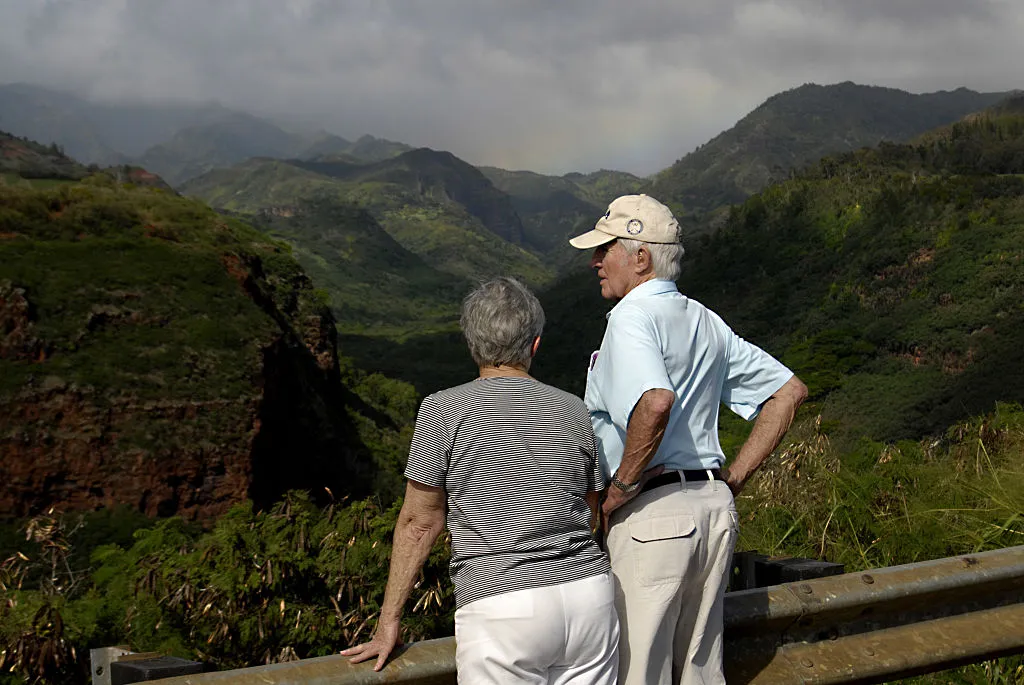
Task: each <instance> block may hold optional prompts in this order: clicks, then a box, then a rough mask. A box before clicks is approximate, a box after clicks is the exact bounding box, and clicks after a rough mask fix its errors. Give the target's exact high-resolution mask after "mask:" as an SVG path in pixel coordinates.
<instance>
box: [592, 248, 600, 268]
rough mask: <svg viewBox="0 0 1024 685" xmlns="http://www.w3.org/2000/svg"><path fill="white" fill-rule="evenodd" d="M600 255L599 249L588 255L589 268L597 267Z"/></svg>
mask: <svg viewBox="0 0 1024 685" xmlns="http://www.w3.org/2000/svg"><path fill="white" fill-rule="evenodd" d="M601 257H602V255H601V251H600V250H594V254H592V255H591V256H590V268H591V269H596V268H597V267H599V266H601Z"/></svg>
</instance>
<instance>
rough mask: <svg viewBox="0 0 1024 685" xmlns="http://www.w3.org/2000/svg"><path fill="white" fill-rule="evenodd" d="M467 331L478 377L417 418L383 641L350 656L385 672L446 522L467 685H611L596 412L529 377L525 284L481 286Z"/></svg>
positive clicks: (532, 328)
mask: <svg viewBox="0 0 1024 685" xmlns="http://www.w3.org/2000/svg"><path fill="white" fill-rule="evenodd" d="M460 323H461V326H462V331H463V334H464V335H465V338H466V342H467V343H468V344H469V351H470V353H471V354H472V355H473V359H474V361H475V362H476V363H477V366H479V368H480V375H479V377H477V378H475V379H474V380H472V381H471V382H469V383H465V384H463V385H459V386H456V387H454V388H449V389H447V390H442V391H441V392H438V393H435V394H433V395H430V396H429V397H427V398H426V399H425V400H423V404H422V405H420V410H419V414H418V415H417V417H416V427H415V430H414V433H413V438H412V444H411V445H410V448H409V462H408V465H407V467H406V470H405V475H406V478H407V479H408V485H407V489H406V495H405V503H404V505H403V506H402V511H401V514H399V518H398V524H397V527H396V528H395V541H394V548H393V550H392V553H391V571H390V575H389V577H388V584H387V589H386V591H385V594H384V604H383V606H382V607H381V613H380V619H379V622H378V624H377V632H376V634H375V635H374V637H373V640H372V641H370V642H368V643H366V644H363V645H359V646H357V647H353V648H351V649H347V650H345V651H343V652H342V654H345V655H348V656H351V657H352V659H351V660H352V661H365V660H367V659H371V658H373V657H377V663H376V667H375V670H380V669H381V668H382V667H383V666H384V663H385V661H386V660H387V657H388V655H389V654H390V653H391V651H392V650H393V649H394V648H395V646H396V645H397V644H398V643H399V621H400V618H401V615H402V608H403V606H404V604H405V602H406V600H407V599H408V597H409V593H410V591H411V590H412V587H413V584H414V583H415V582H416V579H417V578H418V576H419V572H420V569H421V568H422V566H423V563H424V561H425V560H426V558H427V555H428V554H429V552H430V548H431V546H432V545H433V544H434V541H435V540H436V539H437V537H438V535H439V534H440V533H441V530H442V529H443V527H444V524H445V514H446V512H447V524H448V529H449V530H450V531H451V535H452V560H451V568H450V570H451V578H452V582H453V583H454V585H455V602H456V611H455V641H456V651H455V660H456V666H457V668H458V678H459V682H460V683H470V684H473V685H476V684H477V683H576V684H579V685H583V684H590V683H601V684H605V683H607V684H609V685H611V684H612V683H614V682H615V678H616V672H617V668H618V652H617V647H616V645H617V643H618V633H619V627H618V621H617V619H616V616H615V610H614V597H613V586H612V581H611V578H610V574H609V565H608V560H607V558H606V557H605V555H604V554H603V553H602V552H601V550H600V549H599V548H598V546H597V543H596V542H595V541H594V538H593V536H592V535H591V525H590V524H591V521H592V520H593V517H594V516H595V512H596V507H597V496H596V493H597V492H598V491H599V490H602V489H603V488H604V487H605V477H604V475H603V474H602V471H601V467H600V464H599V462H598V460H597V455H596V450H595V445H594V437H593V433H592V429H591V424H590V416H589V414H588V412H587V408H586V407H585V406H584V405H583V402H581V401H580V399H579V398H577V397H575V396H573V395H570V394H568V393H565V392H562V391H561V390H558V389H556V388H553V387H551V386H548V385H545V384H543V383H540V382H538V381H537V380H535V379H534V378H532V377H531V376H530V374H529V373H528V372H529V369H530V362H531V361H532V359H533V356H534V355H535V354H536V353H537V348H538V346H539V345H540V334H541V331H542V329H543V327H544V311H543V310H542V309H541V306H540V303H539V302H538V301H537V298H536V297H534V296H533V294H532V293H531V292H530V291H529V290H528V289H527V288H526V287H525V286H523V285H522V284H521V283H519V282H518V281H516V280H514V279H511V278H499V279H496V280H493V281H490V282H489V283H485V284H484V285H482V286H480V287H479V288H477V289H476V290H474V291H473V292H471V293H470V294H469V295H468V296H467V297H466V299H465V301H464V303H463V306H462V318H461V321H460Z"/></svg>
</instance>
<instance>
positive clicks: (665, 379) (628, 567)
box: [570, 195, 807, 685]
mask: <svg viewBox="0 0 1024 685" xmlns="http://www.w3.org/2000/svg"><path fill="white" fill-rule="evenodd" d="M570 243H571V244H572V245H573V246H574V247H576V248H579V249H593V250H594V255H593V258H592V260H591V266H592V267H593V268H594V269H596V270H597V276H598V278H599V279H600V285H601V295H602V296H603V297H604V298H606V299H609V300H616V301H617V304H616V305H615V306H614V307H613V308H612V310H611V312H610V313H609V314H608V325H607V329H606V330H605V334H604V339H603V340H602V341H601V349H600V350H599V351H598V352H597V353H595V354H594V355H592V356H591V362H590V370H589V372H588V375H587V390H586V397H585V398H584V399H585V402H586V404H587V407H588V409H589V410H590V417H591V421H592V423H593V425H594V432H595V434H596V436H597V441H598V449H599V453H600V457H601V461H602V466H603V467H604V468H605V470H606V472H607V473H608V474H609V475H610V476H611V487H609V489H608V493H607V497H606V499H605V501H604V504H603V512H604V515H605V516H606V517H607V519H606V520H607V525H608V528H607V548H608V553H609V556H610V557H611V565H612V573H613V575H614V577H615V581H616V602H615V603H616V609H617V611H618V614H619V622H620V630H621V632H620V640H619V658H620V666H619V682H620V683H622V684H624V685H640V684H643V685H654V684H655V683H700V684H701V685H709V684H712V683H724V682H725V678H724V676H723V674H722V627H723V625H722V624H723V611H722V608H723V594H724V592H725V585H726V581H727V579H728V572H729V564H730V559H731V556H732V550H733V545H734V543H735V541H736V535H737V532H738V520H737V515H736V508H735V505H734V502H733V496H734V495H735V494H736V493H738V492H739V491H740V490H741V489H742V488H743V485H744V483H746V482H747V479H748V478H750V476H751V475H752V474H753V473H754V471H755V470H757V468H758V467H759V466H760V464H761V462H762V461H764V459H765V458H766V457H767V456H768V455H769V454H770V453H771V452H772V451H773V450H774V449H775V447H776V446H778V444H779V441H780V440H781V439H782V436H783V435H784V434H785V433H786V431H787V430H788V429H789V426H790V424H791V423H792V421H793V416H794V414H795V412H796V410H797V407H799V406H800V404H801V403H802V402H803V400H804V398H805V397H806V394H807V388H806V387H805V386H804V384H803V383H801V382H800V380H799V379H797V378H796V377H795V376H794V375H793V373H792V372H791V371H790V370H789V369H787V368H786V367H785V366H783V365H782V364H781V363H779V362H778V361H776V360H775V359H774V358H772V357H771V356H770V355H768V354H767V353H765V352H764V351H763V350H761V349H760V348H758V347H756V346H754V345H752V344H750V343H748V342H746V341H744V340H743V339H742V338H740V337H739V336H737V335H736V334H735V333H733V331H732V330H731V329H730V328H729V326H728V325H726V324H725V322H724V321H722V319H721V318H719V316H718V315H716V314H715V313H714V312H712V311H711V310H709V309H708V308H706V307H704V306H703V305H701V304H700V303H698V302H696V301H694V300H691V299H689V298H687V297H685V296H684V295H682V294H680V293H679V291H678V290H677V289H676V285H675V280H676V279H677V278H678V277H679V272H680V267H679V261H680V259H681V258H682V256H683V247H682V245H681V244H680V242H679V224H678V223H677V222H676V220H675V217H673V216H672V212H671V211H670V210H669V209H668V208H667V207H666V206H665V205H663V204H661V203H660V202H658V201H657V200H655V199H654V198H651V197H648V196H646V195H627V196H623V197H620V198H618V199H616V200H615V201H613V202H612V203H611V205H609V207H608V213H607V214H605V215H604V216H603V217H602V218H601V219H600V220H598V222H597V225H596V226H595V228H594V230H592V231H589V232H588V233H584V234H582V235H579V236H577V237H575V238H573V239H572V240H570ZM721 403H724V404H725V405H726V406H727V407H729V409H731V410H732V411H734V412H736V413H737V414H739V415H740V416H742V417H744V418H745V419H747V420H751V419H756V420H755V421H754V425H753V429H752V431H751V434H750V437H749V438H748V440H747V441H746V443H745V444H744V445H743V446H742V448H741V449H740V451H739V454H738V455H737V456H736V458H735V460H734V461H733V462H732V464H731V465H730V467H729V469H728V473H727V474H726V473H724V472H723V471H722V470H721V469H722V466H723V462H724V461H725V456H724V454H723V453H722V448H721V446H720V445H719V442H718V409H719V404H721Z"/></svg>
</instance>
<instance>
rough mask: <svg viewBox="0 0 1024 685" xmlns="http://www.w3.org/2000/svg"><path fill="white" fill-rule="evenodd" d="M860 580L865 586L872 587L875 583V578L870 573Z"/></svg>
mask: <svg viewBox="0 0 1024 685" xmlns="http://www.w3.org/2000/svg"><path fill="white" fill-rule="evenodd" d="M860 579H861V580H863V581H864V584H865V585H871V584H872V583H874V582H875V578H874V576H872V575H871V574H870V573H865V574H864V575H862V576H861V577H860Z"/></svg>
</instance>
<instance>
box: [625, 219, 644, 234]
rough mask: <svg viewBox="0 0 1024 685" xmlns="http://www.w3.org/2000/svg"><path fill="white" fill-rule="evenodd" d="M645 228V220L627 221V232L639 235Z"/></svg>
mask: <svg viewBox="0 0 1024 685" xmlns="http://www.w3.org/2000/svg"><path fill="white" fill-rule="evenodd" d="M643 230H644V222H642V221H640V219H630V220H629V221H628V222H627V223H626V233H628V234H630V235H638V234H639V233H640V232H641V231H643Z"/></svg>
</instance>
